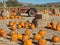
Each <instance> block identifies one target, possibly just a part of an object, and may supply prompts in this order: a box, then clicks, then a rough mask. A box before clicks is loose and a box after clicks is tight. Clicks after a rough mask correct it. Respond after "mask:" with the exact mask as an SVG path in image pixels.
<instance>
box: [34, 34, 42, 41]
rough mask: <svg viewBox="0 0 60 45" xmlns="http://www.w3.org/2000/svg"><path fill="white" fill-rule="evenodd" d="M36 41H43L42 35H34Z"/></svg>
mask: <svg viewBox="0 0 60 45" xmlns="http://www.w3.org/2000/svg"><path fill="white" fill-rule="evenodd" d="M33 38H34V40H36V41H38V40H39V39H41V38H42V36H41V35H39V34H36V35H34V37H33Z"/></svg>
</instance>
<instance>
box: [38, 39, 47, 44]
mask: <svg viewBox="0 0 60 45" xmlns="http://www.w3.org/2000/svg"><path fill="white" fill-rule="evenodd" d="M38 45H46V40H45V39H39V40H38Z"/></svg>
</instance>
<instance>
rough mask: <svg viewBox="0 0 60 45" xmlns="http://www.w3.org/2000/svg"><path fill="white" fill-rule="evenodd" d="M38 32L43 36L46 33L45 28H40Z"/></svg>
mask: <svg viewBox="0 0 60 45" xmlns="http://www.w3.org/2000/svg"><path fill="white" fill-rule="evenodd" d="M38 34H40V35H41V36H44V35H46V31H45V30H40V31H39V32H38Z"/></svg>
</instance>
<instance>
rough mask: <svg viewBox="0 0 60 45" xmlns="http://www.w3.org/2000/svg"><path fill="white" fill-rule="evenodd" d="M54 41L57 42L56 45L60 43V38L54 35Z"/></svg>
mask: <svg viewBox="0 0 60 45" xmlns="http://www.w3.org/2000/svg"><path fill="white" fill-rule="evenodd" d="M52 41H53V42H55V43H57V42H59V41H60V37H58V36H56V35H54V36H53V37H52Z"/></svg>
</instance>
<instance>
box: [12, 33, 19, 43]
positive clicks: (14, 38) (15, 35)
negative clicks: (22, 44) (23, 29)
mask: <svg viewBox="0 0 60 45" xmlns="http://www.w3.org/2000/svg"><path fill="white" fill-rule="evenodd" d="M17 39H18V37H17V34H13V35H11V41H14V42H17Z"/></svg>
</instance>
